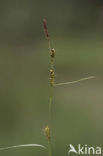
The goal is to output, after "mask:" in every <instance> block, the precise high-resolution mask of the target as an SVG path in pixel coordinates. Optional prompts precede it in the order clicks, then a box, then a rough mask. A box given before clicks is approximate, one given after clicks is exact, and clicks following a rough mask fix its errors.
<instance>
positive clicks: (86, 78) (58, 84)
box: [54, 76, 96, 86]
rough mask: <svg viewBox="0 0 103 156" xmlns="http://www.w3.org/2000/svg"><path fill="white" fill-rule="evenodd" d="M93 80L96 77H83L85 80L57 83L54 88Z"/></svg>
mask: <svg viewBox="0 0 103 156" xmlns="http://www.w3.org/2000/svg"><path fill="white" fill-rule="evenodd" d="M94 78H96V77H95V76H89V77H85V78H82V79H79V80H76V81H71V82H64V83H57V84H55V85H54V86H62V85H70V84H75V83H78V82H81V81H85V80H90V79H94Z"/></svg>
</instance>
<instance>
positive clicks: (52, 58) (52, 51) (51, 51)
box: [0, 19, 95, 156]
mask: <svg viewBox="0 0 103 156" xmlns="http://www.w3.org/2000/svg"><path fill="white" fill-rule="evenodd" d="M43 27H44V33H45V36H46V39H47V42H48V49H49V54H50V69H49V85H50V97H49V109H48V114H49V116H48V125H47V126H46V127H45V128H44V135H45V137H46V138H47V142H48V145H47V147H45V146H44V145H41V144H21V145H13V146H10V147H2V148H0V150H8V149H12V148H21V147H39V148H43V149H45V150H46V151H47V152H48V156H53V155H52V145H51V138H52V135H51V129H52V128H51V108H52V103H53V92H54V89H55V87H58V86H62V85H70V84H75V83H78V82H81V81H85V80H89V79H93V78H95V76H89V77H85V78H81V79H79V80H75V81H71V82H61V83H57V82H55V66H54V61H55V56H56V51H55V49H54V48H52V47H51V43H50V36H49V33H48V27H47V21H46V19H43Z"/></svg>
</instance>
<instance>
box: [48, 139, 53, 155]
mask: <svg viewBox="0 0 103 156" xmlns="http://www.w3.org/2000/svg"><path fill="white" fill-rule="evenodd" d="M48 156H52V149H51V140H50V139H49V140H48Z"/></svg>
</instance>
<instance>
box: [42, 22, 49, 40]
mask: <svg viewBox="0 0 103 156" xmlns="http://www.w3.org/2000/svg"><path fill="white" fill-rule="evenodd" d="M43 26H44V31H45V35H46V37H47V39H48V37H49V34H48V27H47V21H46V19H43Z"/></svg>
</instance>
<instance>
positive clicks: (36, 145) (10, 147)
mask: <svg viewBox="0 0 103 156" xmlns="http://www.w3.org/2000/svg"><path fill="white" fill-rule="evenodd" d="M21 147H41V148H44V149H47V148H46V147H45V146H43V145H39V144H24V145H16V146H9V147H4V148H0V150H8V149H12V148H21Z"/></svg>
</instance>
